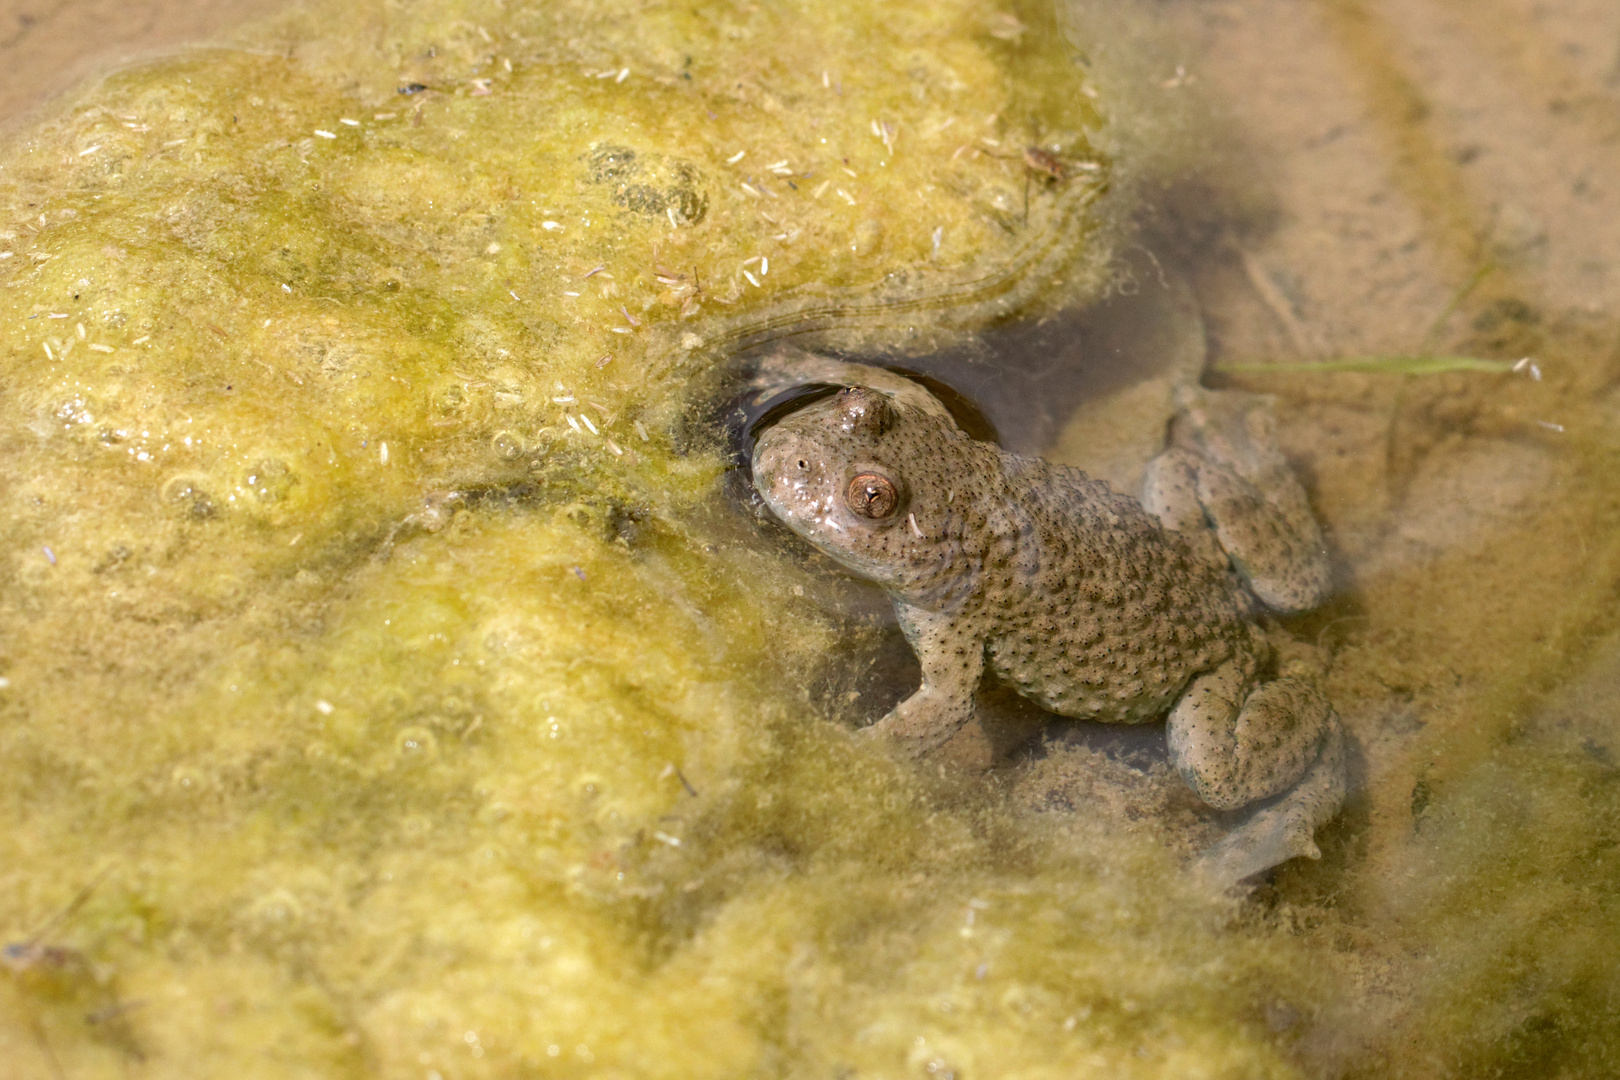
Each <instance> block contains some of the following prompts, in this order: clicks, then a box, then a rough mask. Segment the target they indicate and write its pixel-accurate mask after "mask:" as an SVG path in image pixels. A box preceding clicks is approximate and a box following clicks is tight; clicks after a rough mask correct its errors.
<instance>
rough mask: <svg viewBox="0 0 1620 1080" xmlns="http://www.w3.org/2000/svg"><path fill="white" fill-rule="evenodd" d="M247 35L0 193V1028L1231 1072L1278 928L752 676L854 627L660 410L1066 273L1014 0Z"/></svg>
mask: <svg viewBox="0 0 1620 1080" xmlns="http://www.w3.org/2000/svg"><path fill="white" fill-rule="evenodd" d="M250 45H251V47H245V48H243V49H241V50H214V51H208V52H202V53H196V54H191V55H187V56H184V57H181V58H178V59H173V60H167V61H163V62H160V63H156V64H152V65H149V66H146V67H143V68H140V69H138V70H133V71H129V72H124V73H121V74H117V75H114V76H112V77H110V78H109V79H107V80H106V81H105V82H104V83H103V84H101V85H100V86H98V87H97V88H95V89H94V90H93V91H91V92H89V93H88V94H87V95H86V96H84V97H82V98H81V99H79V100H78V101H76V102H74V103H72V104H71V105H70V106H69V107H66V108H65V109H63V110H62V111H61V112H60V113H59V114H58V115H57V116H56V117H55V118H53V119H50V120H48V121H47V122H45V123H44V124H43V125H42V126H40V127H38V128H36V129H34V130H31V131H28V132H25V133H23V134H22V135H20V136H19V137H18V139H17V140H16V141H15V142H14V143H13V145H12V146H11V148H10V149H9V151H8V152H7V153H6V155H5V157H4V160H3V166H4V169H3V172H0V198H3V199H4V202H5V204H6V219H5V220H6V224H5V227H4V234H5V235H4V240H5V248H6V251H7V258H6V259H5V260H4V261H3V263H0V275H3V277H4V282H3V283H4V289H3V291H0V325H3V326H4V328H5V329H4V335H5V336H4V343H3V346H0V348H3V361H0V362H3V369H0V380H3V383H0V385H3V390H4V410H3V416H4V422H3V428H0V430H3V440H4V442H3V449H4V452H3V458H0V460H3V461H4V465H3V469H4V473H3V480H0V484H3V487H0V492H3V498H4V500H5V512H4V513H5V517H4V529H5V548H6V552H7V560H6V562H5V569H4V573H5V582H4V589H3V593H0V620H3V622H0V625H3V627H4V630H3V634H4V637H3V650H4V651H3V675H4V678H5V679H6V684H5V686H4V688H3V690H0V702H3V704H0V708H3V710H4V727H3V737H0V754H3V761H4V770H5V776H6V783H5V786H4V798H5V807H6V809H5V815H6V821H7V826H6V828H5V829H4V831H3V833H0V850H3V855H0V860H3V865H4V866H5V875H6V888H5V889H4V890H3V891H0V924H3V925H4V927H5V928H6V930H5V933H6V940H7V941H9V942H10V943H11V944H12V948H11V950H10V951H9V952H8V953H7V956H6V959H7V965H6V970H5V977H4V979H3V980H0V1060H5V1061H7V1062H9V1063H11V1067H12V1068H13V1069H15V1070H18V1071H19V1073H18V1074H19V1075H25V1076H54V1075H57V1074H61V1075H71V1076H74V1077H87V1076H98V1075H118V1076H125V1075H130V1074H131V1072H132V1071H133V1072H135V1073H138V1074H140V1075H146V1076H187V1077H194V1076H206V1075H226V1074H230V1075H251V1076H308V1075H376V1076H402V1077H403V1076H413V1077H427V1078H433V1077H446V1078H452V1077H477V1076H490V1077H498V1076H570V1075H579V1076H584V1075H602V1076H624V1077H634V1076H648V1077H652V1076H666V1077H703V1076H737V1075H784V1076H788V1075H870V1076H900V1075H943V1074H946V1073H955V1074H958V1075H984V1074H986V1073H989V1072H992V1071H993V1072H995V1073H997V1074H1000V1075H1023V1076H1030V1077H1036V1076H1053V1077H1056V1076H1076V1075H1088V1074H1089V1075H1099V1076H1103V1075H1106V1076H1121V1075H1143V1076H1150V1075H1177V1076H1265V1075H1277V1076H1282V1075H1288V1074H1289V1073H1290V1072H1291V1071H1292V1070H1291V1067H1290V1066H1289V1065H1288V1064H1287V1063H1286V1060H1285V1057H1284V1055H1283V1052H1282V1050H1281V1048H1280V1046H1279V1044H1278V1043H1277V1040H1276V1038H1275V1037H1274V1036H1273V1034H1272V1033H1271V1031H1270V1029H1269V1028H1268V1027H1267V1025H1266V1022H1265V1014H1266V1009H1267V1008H1268V1007H1270V1006H1272V1005H1273V1004H1274V1003H1275V1002H1278V1001H1284V1002H1287V1003H1289V1006H1288V1007H1289V1008H1292V1009H1296V1010H1305V1011H1308V1010H1309V1009H1311V1007H1312V1004H1311V1003H1312V1001H1313V1000H1314V997H1313V980H1312V978H1311V977H1310V976H1309V975H1307V974H1303V973H1302V970H1303V965H1301V964H1300V963H1298V962H1297V960H1295V959H1293V958H1292V955H1291V950H1290V946H1289V945H1288V943H1287V942H1286V941H1285V940H1281V939H1277V938H1275V937H1268V936H1267V935H1264V934H1262V933H1259V932H1258V931H1252V932H1251V931H1243V930H1234V929H1231V928H1229V927H1228V926H1227V923H1228V922H1229V921H1230V919H1231V917H1232V914H1233V913H1232V911H1231V909H1230V908H1229V907H1228V906H1227V905H1226V904H1225V903H1224V902H1220V901H1216V900H1213V899H1211V898H1209V897H1207V896H1204V895H1202V894H1201V893H1199V892H1198V891H1196V890H1195V889H1193V888H1192V887H1191V886H1190V885H1189V884H1187V883H1184V882H1182V881H1180V880H1179V879H1178V877H1177V874H1176V871H1175V869H1174V867H1173V866H1172V864H1171V862H1170V860H1169V858H1168V857H1167V856H1166V855H1164V854H1162V853H1161V852H1160V851H1158V850H1157V848H1156V847H1155V846H1154V845H1153V844H1152V843H1151V842H1150V841H1147V840H1142V839H1134V838H1131V837H1122V836H1113V835H1111V834H1110V832H1109V830H1107V829H1106V828H1103V827H1101V826H1100V825H1099V826H1098V827H1096V828H1093V827H1092V825H1091V824H1089V823H1086V822H1083V821H1076V822H1068V823H1063V824H1062V825H1061V826H1059V827H1054V826H1053V825H1052V824H1050V823H1041V822H1038V821H1036V820H1034V819H1031V818H1025V817H1020V816H1018V815H1014V814H1010V813H1008V812H1006V811H1004V810H1002V811H998V810H996V808H995V806H996V804H995V803H994V801H993V800H992V799H989V797H988V796H986V795H985V794H984V793H983V791H982V790H981V789H979V788H978V787H977V786H975V785H967V786H965V787H960V788H955V787H952V786H950V784H949V783H948V782H945V781H940V780H938V778H935V777H931V776H919V775H918V774H916V773H914V772H913V771H911V770H909V769H908V768H906V767H904V766H901V765H898V764H895V763H891V762H888V761H886V760H885V759H883V758H882V757H881V756H880V755H878V754H875V753H874V752H873V751H871V750H870V749H858V748H856V747H855V746H854V745H853V744H851V742H850V741H849V739H848V737H847V735H846V734H845V732H846V730H847V728H846V726H845V724H841V723H838V722H835V721H847V720H848V719H850V718H852V717H853V716H855V715H857V714H858V712H857V710H855V709H854V708H853V707H845V708H842V709H839V710H834V711H835V712H839V713H840V715H837V716H829V715H828V713H827V710H826V709H825V708H823V707H819V706H816V705H814V704H813V696H812V695H811V693H810V692H809V684H810V682H811V676H812V675H813V673H815V672H816V671H818V670H821V669H822V668H823V667H824V666H827V664H826V662H827V658H828V657H829V656H832V657H833V658H834V660H835V661H838V663H834V664H832V665H830V667H831V668H832V669H833V670H835V671H836V669H837V667H838V664H839V663H844V662H847V661H849V660H850V659H851V658H852V657H853V656H854V655H855V654H854V651H853V650H852V649H851V648H850V640H851V636H852V635H855V636H856V637H857V638H858V637H859V635H860V634H861V633H862V631H861V630H860V627H859V625H858V624H856V623H853V622H850V621H849V620H847V619H844V618H842V617H840V616H837V615H835V614H828V609H826V608H825V607H824V606H822V605H821V604H820V603H818V601H817V600H816V597H817V596H818V595H820V588H819V584H818V583H819V582H820V581H821V580H822V578H821V576H820V575H818V574H815V573H812V572H809V571H807V570H806V569H804V568H801V567H798V566H796V565H795V563H794V561H793V560H792V559H791V558H790V557H789V556H788V555H787V554H786V553H785V552H784V550H783V549H782V548H781V547H779V546H774V547H773V546H772V545H771V544H769V543H763V542H761V540H760V537H759V536H758V535H756V534H755V533H754V532H752V531H750V530H749V529H748V528H747V527H746V526H744V525H742V524H741V521H742V519H741V518H740V517H739V515H738V513H737V511H736V510H735V509H734V508H731V507H729V506H727V505H726V504H725V502H724V500H723V499H722V498H721V497H720V494H719V492H720V488H721V485H720V478H721V476H722V474H723V471H724V468H725V465H726V459H725V451H724V447H723V445H722V442H721V440H720V439H719V438H718V436H717V435H714V434H712V433H711V434H707V435H705V434H704V433H703V431H702V429H701V427H700V426H697V427H694V424H693V421H692V420H691V417H692V416H693V415H699V414H701V413H702V412H703V411H704V410H705V409H707V408H708V407H709V402H708V401H707V400H705V395H706V394H708V393H710V392H711V391H712V390H713V388H714V387H715V386H717V385H718V384H717V383H715V382H714V381H713V380H709V379H707V377H706V373H708V372H711V371H712V370H714V369H715V365H717V364H720V363H722V362H723V361H724V360H725V359H726V358H727V356H728V355H729V354H730V352H731V351H732V350H733V349H734V348H735V347H737V346H739V345H741V344H744V343H748V342H753V341H758V340H763V339H768V338H770V337H772V336H781V335H785V334H799V333H804V332H807V331H812V330H813V331H817V332H820V333H821V334H822V340H834V339H835V338H836V335H838V334H842V335H844V340H848V339H849V337H850V335H851V334H852V333H853V334H857V335H860V334H866V335H878V336H881V338H882V340H884V341H885V342H887V343H888V344H889V345H890V346H891V347H895V346H898V347H905V346H906V344H907V343H908V342H909V343H911V345H912V347H919V346H920V345H921V344H923V343H926V342H927V341H929V340H934V339H936V338H937V337H938V335H939V334H940V333H942V332H943V331H944V330H945V329H949V328H951V327H962V328H972V327H974V326H979V325H984V324H985V323H986V322H987V321H989V320H991V319H993V318H996V317H999V316H1001V315H1004V314H1006V313H1009V312H1012V311H1014V310H1017V309H1018V308H1019V307H1020V306H1027V305H1028V304H1030V303H1032V302H1035V301H1036V300H1037V299H1040V298H1043V297H1050V296H1052V295H1053V294H1054V290H1056V294H1057V295H1059V296H1060V297H1061V296H1070V297H1072V296H1084V295H1087V294H1089V293H1090V292H1093V291H1094V290H1095V289H1096V287H1097V285H1098V283H1099V281H1100V280H1101V275H1102V274H1103V273H1104V267H1105V265H1106V261H1107V253H1108V245H1107V235H1108V228H1107V226H1106V223H1105V217H1104V216H1102V215H1101V212H1100V211H1094V210H1093V208H1094V207H1097V206H1099V205H1100V202H1099V200H1101V201H1102V202H1106V197H1107V194H1108V192H1109V191H1110V189H1111V188H1117V187H1118V186H1119V185H1120V184H1121V183H1122V181H1123V180H1124V178H1125V177H1126V175H1127V173H1128V170H1125V171H1122V170H1121V169H1120V168H1119V167H1118V166H1117V164H1116V162H1115V161H1114V159H1113V156H1112V155H1113V154H1114V153H1115V152H1116V151H1117V149H1118V147H1119V146H1121V145H1123V144H1124V141H1123V140H1121V139H1119V138H1117V137H1116V135H1115V134H1113V133H1112V132H1111V129H1110V127H1109V125H1108V123H1107V122H1106V121H1105V116H1106V115H1107V109H1106V107H1105V105H1104V103H1103V98H1104V92H1103V89H1102V83H1101V81H1099V80H1096V79H1094V78H1093V77H1092V76H1091V75H1089V74H1088V71H1087V66H1086V59H1087V58H1086V57H1085V56H1084V55H1083V54H1082V53H1081V51H1080V50H1079V49H1078V48H1077V47H1076V46H1075V45H1073V44H1072V43H1071V42H1070V41H1068V40H1067V39H1066V38H1065V36H1064V34H1063V33H1062V32H1061V28H1060V27H1058V26H1057V25H1055V23H1054V21H1053V19H1052V18H1051V16H1050V14H1049V13H1047V12H1045V11H1044V10H1043V9H1042V8H1041V7H1040V6H1039V5H1026V6H1020V7H1010V8H1007V9H1005V10H1002V11H991V12H986V11H983V10H981V9H979V7H978V6H977V5H973V4H967V3H959V4H952V3H943V4H942V3H934V2H927V3H923V2H918V3H885V4H879V5H867V4H818V5H813V6H812V5H791V6H790V5H769V6H762V5H730V4H715V5H705V6H694V7H681V6H666V5H655V4H635V3H619V4H614V3H598V4H590V5H583V4H580V5H570V4H553V5H546V6H539V5H535V6H531V7H527V8H520V6H519V5H515V4H500V3H491V4H456V3H438V4H418V5H399V6H387V7H381V6H378V7H368V8H364V9H358V10H349V11H339V10H336V9H334V10H330V11H324V12H317V13H313V14H311V13H301V14H299V15H297V16H295V17H293V18H292V19H289V20H286V21H283V22H281V23H279V24H277V25H275V26H273V27H271V28H268V29H263V30H260V31H257V32H256V36H254V37H252V38H251V39H250ZM401 90H405V91H408V92H406V93H401ZM1036 144H1038V145H1041V146H1043V147H1046V148H1047V149H1048V151H1050V152H1055V153H1056V154H1057V155H1058V156H1059V157H1060V159H1061V160H1062V162H1063V168H1062V173H1063V175H1062V176H1061V177H1060V178H1052V177H1050V176H1048V175H1047V174H1046V173H1045V172H1038V171H1032V170H1030V169H1029V168H1028V167H1027V166H1026V164H1025V162H1024V161H1023V160H1022V151H1023V148H1024V147H1026V146H1029V145H1036ZM1042 302H1050V301H1047V300H1043V301H1042ZM694 387H696V389H694ZM693 409H696V410H698V412H697V413H693V412H692V410H693ZM452 490H474V491H477V492H483V493H492V494H489V496H488V497H486V498H483V499H470V500H468V501H466V502H465V503H464V504H462V503H457V502H456V501H455V500H451V501H450V502H448V503H446V502H439V503H434V502H433V500H434V497H435V496H436V495H442V494H443V493H445V492H448V491H452ZM458 506H459V509H457V507H458ZM433 507H436V509H435V508H433ZM838 700H839V702H840V703H841V704H843V705H846V706H847V700H846V699H838Z"/></svg>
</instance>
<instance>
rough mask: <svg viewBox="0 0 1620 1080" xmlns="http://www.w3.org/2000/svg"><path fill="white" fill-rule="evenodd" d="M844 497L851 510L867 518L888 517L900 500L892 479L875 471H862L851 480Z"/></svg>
mask: <svg viewBox="0 0 1620 1080" xmlns="http://www.w3.org/2000/svg"><path fill="white" fill-rule="evenodd" d="M846 498H847V500H848V502H849V508H850V509H851V510H853V511H855V513H857V514H859V515H861V516H862V517H869V518H886V517H888V516H889V515H890V514H892V513H894V508H895V504H896V503H898V502H899V501H900V499H899V496H898V494H896V492H895V490H894V483H893V481H891V480H890V479H889V478H888V477H886V476H879V475H877V474H876V473H862V474H861V475H859V476H857V477H856V478H855V479H853V480H851V481H850V482H849V492H848V495H847V496H846Z"/></svg>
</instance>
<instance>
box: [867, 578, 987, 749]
mask: <svg viewBox="0 0 1620 1080" xmlns="http://www.w3.org/2000/svg"><path fill="white" fill-rule="evenodd" d="M894 608H895V614H897V615H898V616H899V617H900V629H901V630H903V631H904V632H905V635H906V640H907V641H908V642H910V643H911V648H912V651H913V652H915V653H916V654H917V660H918V662H919V663H921V664H922V685H921V686H919V687H918V688H917V692H916V693H914V694H912V695H911V696H910V697H908V698H906V700H904V701H902V702H901V703H900V704H898V705H896V706H895V707H894V708H893V709H892V710H890V712H889V714H888V715H887V716H885V717H884V718H883V719H881V720H879V721H878V722H877V723H875V724H873V725H872V726H871V727H870V728H868V729H867V731H869V732H870V733H871V734H872V735H873V736H874V737H877V738H884V739H888V740H890V741H892V742H893V743H894V744H895V745H896V746H898V747H900V748H901V750H902V751H903V752H904V753H906V754H908V755H910V756H912V757H922V756H924V755H925V754H928V753H931V752H932V751H934V750H937V749H938V748H939V747H941V746H943V745H944V744H945V743H947V742H949V741H950V738H951V736H953V735H955V734H956V733H957V732H958V731H960V730H961V728H962V726H963V725H964V724H966V723H967V722H968V721H969V720H971V719H973V698H974V694H975V693H976V692H977V691H978V689H979V680H980V679H981V678H983V676H984V639H983V638H982V637H980V636H979V635H976V634H972V633H969V632H967V631H965V630H963V629H962V628H961V627H960V626H959V624H958V622H957V620H956V619H954V618H953V617H952V616H950V615H948V614H941V613H939V612H934V611H925V610H923V609H921V608H916V607H912V606H911V605H910V604H904V603H901V602H899V601H896V602H895V605H894Z"/></svg>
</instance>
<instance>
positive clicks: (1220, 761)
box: [1168, 661, 1345, 883]
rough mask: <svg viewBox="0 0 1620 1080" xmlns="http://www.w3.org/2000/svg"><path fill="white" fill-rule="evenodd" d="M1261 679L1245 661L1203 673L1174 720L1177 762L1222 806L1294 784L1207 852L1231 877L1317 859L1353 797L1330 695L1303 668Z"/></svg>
mask: <svg viewBox="0 0 1620 1080" xmlns="http://www.w3.org/2000/svg"><path fill="white" fill-rule="evenodd" d="M1251 686H1252V681H1251V677H1250V675H1249V673H1248V672H1247V671H1246V670H1245V669H1244V667H1243V665H1241V664H1239V663H1237V662H1235V661H1234V662H1231V663H1227V664H1225V665H1223V666H1221V667H1219V668H1217V669H1215V670H1214V671H1211V672H1207V673H1205V674H1203V675H1200V676H1199V677H1198V678H1197V679H1195V680H1193V682H1192V684H1191V685H1190V686H1188V688H1187V690H1186V692H1185V693H1184V694H1183V695H1182V697H1181V700H1180V701H1178V702H1177V703H1176V707H1175V709H1174V710H1172V711H1171V713H1170V720H1169V728H1168V740H1169V747H1170V757H1171V760H1172V761H1173V762H1174V763H1175V766H1176V769H1177V771H1179V772H1180V773H1181V775H1182V777H1183V778H1184V779H1185V780H1186V781H1187V784H1188V786H1189V787H1191V788H1192V789H1193V790H1194V791H1195V792H1197V793H1198V796H1199V798H1201V799H1203V800H1204V801H1205V802H1206V803H1208V804H1209V805H1211V806H1213V807H1215V808H1216V809H1218V810H1235V809H1237V808H1239V807H1242V806H1247V805H1248V804H1250V803H1252V802H1257V801H1259V800H1262V799H1271V798H1275V797H1276V796H1279V795H1284V793H1285V792H1286V793H1287V794H1286V796H1284V797H1283V798H1281V799H1279V800H1278V801H1277V802H1276V803H1275V804H1274V805H1271V806H1266V807H1263V808H1261V809H1260V810H1259V811H1258V812H1257V813H1256V814H1254V815H1253V816H1251V817H1250V818H1249V819H1248V820H1247V821H1245V822H1244V823H1243V824H1241V825H1240V826H1238V828H1237V829H1236V830H1235V831H1234V832H1233V833H1232V834H1231V835H1230V836H1228V837H1227V838H1226V839H1225V840H1223V841H1222V842H1221V844H1220V845H1219V846H1218V848H1217V849H1216V850H1215V851H1212V852H1210V853H1209V854H1208V855H1206V856H1205V860H1206V863H1211V861H1213V862H1212V864H1211V868H1212V869H1215V870H1217V872H1218V873H1219V874H1220V875H1221V877H1223V878H1224V879H1225V881H1226V882H1227V883H1231V882H1235V881H1238V880H1240V879H1241V878H1243V877H1247V876H1249V875H1250V874H1254V873H1258V872H1259V871H1261V870H1264V869H1267V868H1268V867H1271V866H1275V865H1276V864H1278V863H1280V862H1284V861H1286V860H1288V859H1291V858H1294V857H1296V856H1301V855H1303V856H1306V857H1308V858H1316V857H1317V856H1318V855H1319V854H1320V852H1319V851H1318V849H1317V847H1316V843H1315V841H1314V840H1313V838H1312V837H1313V834H1314V833H1315V831H1316V828H1317V826H1319V825H1321V824H1323V823H1324V822H1326V821H1327V820H1328V819H1329V818H1331V817H1332V816H1333V814H1334V813H1335V812H1336V811H1337V810H1338V808H1339V803H1340V802H1341V801H1342V800H1343V798H1344V787H1345V783H1344V736H1343V732H1342V730H1341V729H1340V726H1339V720H1338V717H1337V716H1336V715H1334V712H1333V707H1332V706H1331V705H1329V704H1328V701H1327V699H1326V698H1324V697H1323V696H1322V694H1321V692H1320V691H1318V690H1317V689H1316V687H1315V686H1313V685H1312V684H1311V683H1310V682H1308V681H1307V680H1305V679H1302V678H1298V677H1296V676H1294V675H1285V676H1283V677H1281V678H1278V679H1274V680H1272V681H1271V682H1268V683H1263V684H1261V685H1260V686H1258V687H1254V688H1253V689H1252V690H1251V689H1250V687H1251Z"/></svg>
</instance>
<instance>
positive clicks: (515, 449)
mask: <svg viewBox="0 0 1620 1080" xmlns="http://www.w3.org/2000/svg"><path fill="white" fill-rule="evenodd" d="M489 445H490V447H491V448H492V449H493V450H494V451H495V456H496V457H498V458H500V459H501V460H502V461H516V460H517V459H518V458H520V457H522V456H523V451H524V446H523V440H522V439H521V438H519V437H518V436H517V434H516V433H514V432H511V431H498V432H496V433H495V437H494V438H493V439H491V440H490V441H489Z"/></svg>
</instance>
